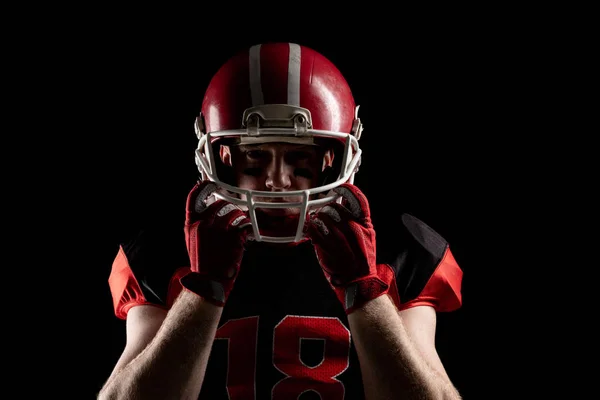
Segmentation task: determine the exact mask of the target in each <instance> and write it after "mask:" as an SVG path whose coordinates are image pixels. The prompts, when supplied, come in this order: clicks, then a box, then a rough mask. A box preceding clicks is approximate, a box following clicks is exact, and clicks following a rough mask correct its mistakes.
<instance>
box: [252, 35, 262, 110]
mask: <svg viewBox="0 0 600 400" xmlns="http://www.w3.org/2000/svg"><path fill="white" fill-rule="evenodd" d="M249 71H250V93H251V96H252V105H253V106H259V105H262V104H264V103H265V100H264V98H263V92H262V85H261V81H260V44H257V45H255V46H252V47H250V60H249Z"/></svg>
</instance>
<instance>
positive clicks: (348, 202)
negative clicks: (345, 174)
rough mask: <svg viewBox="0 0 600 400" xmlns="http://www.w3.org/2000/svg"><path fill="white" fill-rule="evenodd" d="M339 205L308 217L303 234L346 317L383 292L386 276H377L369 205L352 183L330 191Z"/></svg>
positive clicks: (384, 290) (387, 286) (387, 284)
mask: <svg viewBox="0 0 600 400" xmlns="http://www.w3.org/2000/svg"><path fill="white" fill-rule="evenodd" d="M334 191H335V192H336V193H338V194H339V195H341V197H342V202H341V204H340V203H331V204H328V205H326V206H324V207H322V208H320V209H318V210H316V211H315V212H313V213H311V214H310V216H309V223H308V228H307V231H306V235H307V237H308V238H310V240H311V241H312V244H313V246H314V248H315V252H316V254H317V258H318V260H319V263H320V264H321V267H322V268H323V271H324V273H325V276H326V277H327V280H328V281H329V283H330V284H331V287H332V288H333V290H334V291H335V293H336V295H337V296H338V299H339V300H340V302H341V303H342V305H344V308H345V310H346V313H348V314H350V313H351V312H352V311H354V310H355V309H356V308H357V307H360V306H361V305H363V304H364V303H366V302H368V301H370V300H372V299H374V298H376V297H379V296H381V295H383V294H385V293H387V291H388V289H389V287H390V282H389V278H386V276H387V275H384V274H382V275H381V276H380V274H378V269H377V263H376V257H375V256H376V241H375V230H374V229H373V224H372V222H371V211H370V209H369V202H368V201H367V198H366V197H365V195H364V194H363V193H362V192H361V191H360V190H359V189H358V187H356V186H355V185H353V184H350V183H345V184H343V185H341V186H339V187H338V188H336V189H334Z"/></svg>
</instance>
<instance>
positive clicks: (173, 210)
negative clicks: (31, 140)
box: [40, 12, 535, 399]
mask: <svg viewBox="0 0 600 400" xmlns="http://www.w3.org/2000/svg"><path fill="white" fill-rule="evenodd" d="M358 13H359V14H360V12H358ZM300 14H302V13H300ZM458 14H460V13H458ZM252 15H253V14H251V13H249V14H248V15H247V19H241V20H240V21H239V22H238V21H236V22H235V23H233V22H231V21H230V23H229V24H225V25H224V24H220V23H218V22H219V21H210V23H208V21H205V20H203V19H202V18H199V19H198V20H197V21H189V22H187V23H188V24H190V25H188V26H187V28H186V29H179V28H180V27H178V25H177V24H174V25H169V23H172V21H163V20H161V19H158V20H157V19H151V20H143V19H144V18H143V16H137V18H133V19H123V20H122V21H120V20H119V21H115V19H109V21H110V23H106V24H103V23H102V21H100V20H96V21H95V22H94V23H93V24H92V25H91V27H90V26H88V25H86V21H85V20H84V19H81V20H80V22H78V23H77V27H78V29H68V30H65V31H64V32H62V33H61V34H60V35H59V38H58V39H53V41H52V42H51V43H50V45H52V44H53V43H54V44H55V48H56V49H59V48H60V53H61V60H60V61H57V62H56V63H54V64H52V60H53V59H54V58H52V57H50V55H54V56H56V53H53V51H52V46H47V47H45V48H46V49H48V50H47V53H44V54H42V55H41V56H42V57H47V60H48V62H49V63H50V64H52V65H53V68H52V72H50V70H49V71H46V74H47V75H48V76H53V77H54V79H53V80H52V81H51V86H52V87H53V88H54V89H61V90H60V93H61V96H62V97H61V96H56V95H55V94H56V93H57V92H56V91H55V90H52V91H50V90H48V91H47V92H46V95H48V98H49V99H51V100H50V101H47V102H46V104H49V103H54V104H51V106H52V107H53V108H54V107H55V108H58V109H59V110H60V114H59V115H60V117H61V121H62V122H61V123H62V124H64V129H63V127H62V126H58V129H56V130H55V132H58V134H57V135H55V136H54V137H53V143H52V148H53V149H56V150H51V151H50V152H49V154H46V155H48V156H49V157H50V158H51V159H52V161H53V167H56V169H54V168H53V171H52V174H51V175H50V174H48V175H50V176H47V177H49V178H50V179H48V180H43V182H44V183H40V185H46V184H47V185H48V186H47V188H48V189H49V190H51V191H52V192H50V193H51V194H52V193H59V195H56V194H55V195H54V196H52V195H50V196H48V197H50V198H52V199H54V200H58V201H57V203H59V207H60V208H57V210H58V211H57V212H56V213H55V215H53V216H54V217H56V225H55V226H57V227H59V228H60V229H62V232H66V233H60V234H58V233H57V234H56V236H55V237H51V238H49V239H48V241H49V242H50V241H52V242H53V241H54V240H56V242H58V244H56V245H55V246H54V247H53V248H52V250H51V251H53V252H56V256H57V259H60V260H61V261H60V262H61V263H62V267H61V268H62V272H61V275H60V280H61V282H60V283H59V285H60V289H59V288H57V287H56V286H53V287H51V288H50V290H51V292H60V294H61V295H65V297H66V299H64V300H61V301H60V302H58V303H59V304H57V305H55V307H56V306H57V307H58V308H59V311H58V312H56V309H53V311H52V312H53V313H55V314H56V313H57V314H58V315H59V316H60V317H61V318H63V319H64V320H65V324H64V325H62V326H63V327H64V328H62V329H58V328H57V336H60V339H58V340H59V341H57V342H56V343H64V345H60V346H59V345H58V344H57V345H56V349H57V350H59V353H60V352H62V355H59V356H58V357H59V358H60V357H66V356H65V354H66V353H68V354H72V356H73V358H72V360H70V362H69V367H68V368H69V371H70V372H69V373H64V374H63V373H61V375H60V376H61V377H60V379H58V380H57V382H55V384H57V385H58V386H60V387H62V388H63V389H62V390H67V391H73V392H74V393H75V394H76V395H77V398H93V397H94V394H95V393H96V392H97V391H98V390H99V388H100V387H101V385H102V384H103V382H104V381H105V379H106V378H107V377H108V375H109V374H110V372H111V369H112V367H113V365H114V363H115V362H116V360H117V358H118V357H119V355H120V353H121V351H122V349H123V346H124V340H125V330H124V329H125V325H124V321H121V320H118V319H116V318H115V317H114V315H113V310H112V299H111V296H110V291H109V287H108V282H107V279H108V276H109V273H110V268H111V263H112V260H113V258H114V256H115V254H116V251H117V249H118V243H119V240H120V239H121V238H122V237H123V236H124V235H125V234H126V233H128V232H129V231H131V230H132V229H135V227H136V226H137V225H138V224H139V223H140V221H146V220H148V219H152V218H156V219H161V218H164V217H166V216H173V215H179V214H181V210H182V207H183V201H184V199H185V195H186V194H187V191H188V190H189V188H190V187H191V185H192V184H193V182H194V181H195V179H196V176H197V170H196V167H195V164H194V159H193V151H194V149H195V146H196V137H195V135H194V130H193V122H194V118H195V117H196V115H197V113H198V112H199V109H200V105H201V101H202V96H203V91H204V90H205V88H206V86H207V85H208V82H209V80H210V78H211V76H212V74H214V73H215V72H216V70H217V68H218V67H219V66H220V65H221V64H222V63H223V62H225V61H226V60H227V59H228V58H229V57H230V56H231V55H233V54H234V53H235V52H237V51H239V50H242V49H244V48H246V47H248V46H250V45H252V44H256V43H260V42H266V41H291V42H296V43H299V44H303V45H306V46H309V47H312V48H313V49H315V50H317V51H319V52H321V53H322V54H324V55H325V56H326V57H328V58H329V59H330V60H331V61H333V63H334V64H336V65H337V66H338V68H339V69H340V70H341V72H342V73H343V74H344V75H345V77H346V79H347V80H348V82H349V84H350V86H351V87H352V88H353V93H354V97H355V100H356V102H357V104H360V106H361V108H360V113H359V115H360V117H361V119H362V121H363V124H364V127H365V130H364V132H363V136H362V138H361V147H362V149H363V152H364V153H363V161H362V166H361V169H360V171H359V173H358V174H357V176H356V180H355V183H356V184H357V185H358V186H359V187H361V188H362V190H363V191H364V192H365V194H366V195H367V196H368V198H369V200H370V203H371V208H372V210H373V219H374V223H375V228H376V230H377V231H378V232H381V234H382V235H384V234H385V231H386V230H393V229H395V227H394V223H395V219H394V216H398V215H399V214H400V213H402V212H408V213H411V214H413V215H415V216H417V217H418V218H420V219H422V220H423V221H425V222H426V223H427V224H429V225H430V226H431V227H433V228H434V229H435V230H436V231H437V232H438V233H440V234H441V235H442V236H444V237H445V238H446V239H447V240H448V241H449V242H450V246H451V248H452V250H453V253H454V255H455V257H456V259H457V261H458V262H459V265H461V267H462V268H463V271H464V281H463V301H464V306H463V307H462V308H461V309H460V310H458V311H456V312H453V313H450V314H441V315H439V322H438V350H439V353H440V356H441V358H442V360H443V362H444V364H445V366H446V368H447V370H448V373H449V375H450V377H451V378H452V380H453V382H454V383H455V385H456V386H457V388H458V389H459V391H460V392H461V393H462V394H463V396H464V398H465V399H480V398H488V396H487V394H488V393H489V391H490V390H493V391H495V392H496V393H499V391H501V390H502V388H506V387H507V378H510V379H509V382H510V383H509V386H511V387H512V386H513V385H516V384H517V382H518V378H517V370H518V369H519V367H517V366H514V367H513V368H514V369H512V370H508V371H507V370H506V369H505V367H504V362H505V361H504V360H505V359H506V358H507V352H506V347H507V343H506V342H507V337H508V336H509V335H510V333H509V329H507V328H506V326H507V323H506V312H505V311H506V310H510V309H511V308H512V307H513V306H516V305H517V304H518V299H517V298H516V297H515V296H514V295H513V294H514V293H516V290H517V289H516V288H515V286H516V285H513V284H510V283H512V282H514V281H515V278H514V277H511V273H510V272H507V270H506V269H507V265H510V262H509V261H507V252H508V251H509V250H510V248H511V247H512V246H513V243H512V237H511V229H512V228H511V225H513V223H515V221H514V220H513V219H514V218H516V217H513V216H511V214H510V213H509V212H507V210H508V209H509V208H510V207H511V204H512V203H513V202H514V201H515V196H516V193H517V192H519V190H520V189H519V187H517V186H515V185H520V183H518V184H517V183H516V181H512V176H513V169H514V168H515V165H516V163H517V162H518V161H517V160H518V159H519V158H520V157H521V155H522V152H523V151H524V149H525V148H526V147H527V146H528V144H527V143H526V141H527V138H526V136H524V135H523V132H524V130H525V129H526V128H527V126H523V125H521V124H519V123H518V121H520V120H521V118H522V116H523V115H525V114H527V113H528V112H529V110H528V109H527V108H526V107H525V104H526V103H527V99H528V98H529V97H530V96H531V90H532V87H533V85H534V83H532V81H531V80H529V79H530V78H531V77H532V76H534V73H535V71H534V70H533V69H532V68H531V67H530V64H529V63H530V59H531V57H532V51H534V50H532V49H533V48H534V47H532V46H530V44H531V43H532V41H534V39H532V38H531V37H527V39H525V36H520V35H516V34H515V27H514V26H509V25H506V24H504V23H503V22H502V21H498V20H496V19H495V18H494V17H493V16H492V15H490V14H487V13H484V14H482V15H481V16H480V18H479V19H477V18H475V19H473V18H470V17H467V16H461V15H458V16H452V18H448V19H445V18H444V17H443V16H441V15H436V18H435V19H432V20H430V19H428V18H427V17H426V15H425V16H423V15H421V18H420V19H419V22H418V23H417V22H415V21H413V22H412V23H410V24H406V25H402V24H401V23H400V21H396V20H395V19H394V18H393V16H391V15H388V16H387V18H386V19H381V20H380V19H377V18H374V19H372V20H370V22H369V25H370V27H367V26H366V24H359V23H358V21H355V20H354V19H353V18H348V19H345V20H344V21H339V20H335V21H333V20H328V19H323V20H320V21H313V23H314V24H316V25H315V26H311V28H310V29H309V28H307V27H305V28H304V29H298V28H296V27H295V25H294V24H293V23H290V24H285V23H282V24H279V25H271V26H269V27H263V29H260V30H258V29H254V28H253V26H254V25H253V21H254V22H256V21H255V20H254V17H252ZM354 15H355V16H354V18H357V17H356V14H354ZM379 15H381V14H379ZM113 17H114V16H113ZM282 18H283V17H282ZM382 18H383V17H382ZM142 20H143V21H142ZM292 20H293V21H296V19H292ZM409 20H410V18H409V17H408V16H404V17H403V18H402V21H404V22H406V21H409ZM346 21H347V22H346ZM221 22H223V23H224V21H221ZM328 22H337V24H336V25H335V26H332V25H331V24H328ZM340 22H342V23H340ZM194 24H197V29H196V28H194V27H195V26H196V25H194ZM309 25H310V24H309ZM359 25H360V26H359ZM325 26H328V29H324V27H325ZM78 34H80V35H81V36H78ZM55 72H56V73H55ZM523 82H529V84H525V85H524V84H523ZM49 107H50V104H49ZM515 143H519V145H518V146H515ZM42 174H44V172H43V171H42ZM40 182H42V181H41V180H40ZM57 198H58V199H57ZM181 217H183V215H181ZM51 236H52V235H51ZM511 268H514V267H511ZM61 298H62V296H61ZM53 303H54V304H55V303H57V301H53ZM501 310H503V311H501ZM50 347H52V346H50ZM51 350H55V349H51ZM513 365H514V364H513ZM500 370H502V373H501V374H498V373H497V372H498V371H500ZM88 396H89V397H88Z"/></svg>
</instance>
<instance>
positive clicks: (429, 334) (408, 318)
mask: <svg viewBox="0 0 600 400" xmlns="http://www.w3.org/2000/svg"><path fill="white" fill-rule="evenodd" d="M400 317H401V318H402V322H403V324H404V327H405V328H406V331H407V333H408V334H409V336H410V338H411V341H412V342H413V344H414V345H415V347H416V348H417V349H418V351H419V353H420V354H421V356H422V357H423V358H424V359H425V361H426V362H427V364H428V365H429V366H430V367H432V368H433V369H435V370H436V371H437V372H439V373H440V374H441V375H442V376H444V377H446V378H448V374H447V373H446V370H445V368H444V366H443V364H442V361H441V359H440V357H439V354H438V352H437V349H436V347H435V332H436V325H437V317H436V311H435V309H434V308H433V307H430V306H416V307H412V308H408V309H405V310H402V311H400Z"/></svg>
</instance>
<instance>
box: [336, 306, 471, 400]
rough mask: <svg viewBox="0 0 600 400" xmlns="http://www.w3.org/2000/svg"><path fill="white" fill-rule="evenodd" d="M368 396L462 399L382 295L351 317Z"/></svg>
mask: <svg viewBox="0 0 600 400" xmlns="http://www.w3.org/2000/svg"><path fill="white" fill-rule="evenodd" d="M348 320H349V323H350V329H351V332H352V336H353V338H354V342H355V345H356V350H357V353H358V357H359V360H360V364H361V370H362V373H363V381H364V386H365V394H366V396H367V398H368V399H388V398H389V399H392V398H394V399H395V398H400V397H401V398H403V399H456V400H457V399H460V398H461V397H460V396H459V394H458V392H457V391H456V390H455V388H454V386H453V385H452V384H451V382H450V381H449V380H448V379H447V378H446V377H445V376H443V375H442V374H440V373H439V372H437V371H435V370H434V369H433V368H431V367H430V366H429V365H428V364H427V363H426V362H425V361H424V359H423V358H422V357H421V355H420V354H419V352H418V350H417V349H416V347H415V346H414V345H413V344H412V343H411V340H410V336H409V334H408V332H407V331H406V329H405V327H404V325H403V323H402V318H401V317H400V315H399V314H398V310H397V309H396V307H395V306H394V304H393V303H392V301H391V299H390V298H389V297H388V296H380V297H378V298H376V299H374V300H372V301H370V302H368V303H367V304H365V305H364V306H363V307H361V308H360V309H357V310H356V311H354V312H353V313H351V314H350V315H349V316H348Z"/></svg>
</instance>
